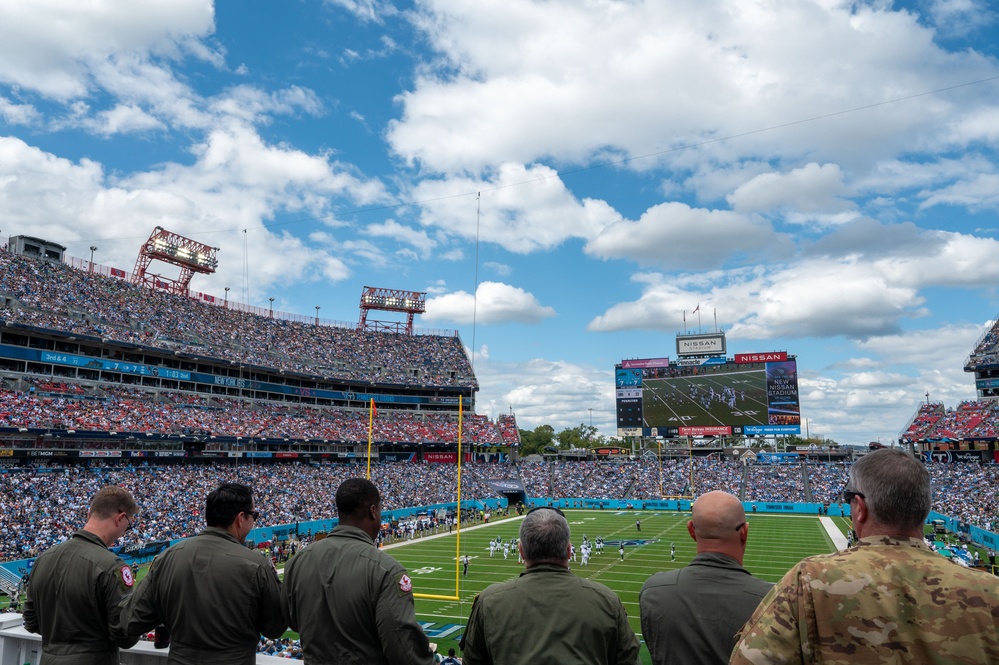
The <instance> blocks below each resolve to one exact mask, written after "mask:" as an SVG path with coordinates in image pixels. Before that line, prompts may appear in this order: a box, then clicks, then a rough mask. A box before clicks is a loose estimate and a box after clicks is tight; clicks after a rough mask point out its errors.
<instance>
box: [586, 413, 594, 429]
mask: <svg viewBox="0 0 999 665" xmlns="http://www.w3.org/2000/svg"><path fill="white" fill-rule="evenodd" d="M587 411H589V412H590V429H593V409H592V408H591V409H587Z"/></svg>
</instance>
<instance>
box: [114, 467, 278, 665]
mask: <svg viewBox="0 0 999 665" xmlns="http://www.w3.org/2000/svg"><path fill="white" fill-rule="evenodd" d="M258 517H259V513H258V512H257V511H256V510H254V508H253V492H252V491H251V490H250V488H249V487H247V486H246V485H239V484H236V483H225V484H223V485H220V486H219V487H218V488H217V489H216V490H214V491H213V492H212V493H210V494H209V495H208V500H207V501H206V503H205V521H206V522H207V524H208V528H207V529H205V530H203V531H202V532H201V533H199V534H198V535H197V536H195V537H193V538H188V539H187V540H182V541H181V542H179V543H177V544H176V545H174V546H173V547H171V548H169V549H168V550H166V551H165V552H163V553H162V554H160V555H159V556H158V557H156V559H155V560H154V561H153V565H152V566H151V567H150V568H149V573H148V574H147V575H146V576H145V577H144V578H142V581H141V582H139V584H138V585H137V586H136V588H135V592H134V593H133V594H132V595H131V597H129V599H128V601H126V602H125V604H124V605H123V608H122V616H121V621H122V626H123V629H124V630H125V632H126V633H127V634H129V635H141V634H143V633H145V632H147V631H149V630H151V629H153V628H155V627H157V626H159V625H161V624H162V625H165V626H166V628H167V630H168V631H169V633H170V657H169V660H168V661H167V662H168V663H171V664H172V663H191V662H198V663H209V662H210V663H216V664H218V665H237V664H238V665H252V663H254V662H255V660H256V651H257V642H258V641H259V639H260V636H261V635H265V636H267V637H271V638H277V637H281V635H283V634H284V631H285V628H286V626H287V625H288V623H287V621H286V619H285V615H284V611H283V609H282V605H281V583H280V582H279V581H278V577H277V572H276V571H275V570H274V565H273V564H272V563H271V561H270V560H269V559H267V558H265V557H264V555H263V554H261V553H260V552H256V551H254V550H250V549H247V548H246V547H245V546H244V545H243V540H244V539H245V538H246V535H247V534H248V533H249V532H250V531H251V530H252V529H253V527H254V525H255V524H256V522H257V518H258Z"/></svg>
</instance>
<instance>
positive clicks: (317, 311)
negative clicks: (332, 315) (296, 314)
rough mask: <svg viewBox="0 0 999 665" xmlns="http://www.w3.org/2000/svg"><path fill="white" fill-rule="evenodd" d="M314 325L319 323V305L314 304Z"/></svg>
mask: <svg viewBox="0 0 999 665" xmlns="http://www.w3.org/2000/svg"><path fill="white" fill-rule="evenodd" d="M316 325H317V326H318V325H319V305H316Z"/></svg>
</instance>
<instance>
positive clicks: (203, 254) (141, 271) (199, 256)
mask: <svg viewBox="0 0 999 665" xmlns="http://www.w3.org/2000/svg"><path fill="white" fill-rule="evenodd" d="M218 251H219V248H218V247H209V246H208V245H205V244H204V243H200V242H198V241H197V240H191V239H190V238H185V237H184V236H182V235H178V234H176V233H173V232H172V231H167V230H166V229H164V228H163V227H162V226H157V227H156V228H155V229H153V232H152V233H151V234H150V236H149V240H147V241H146V242H145V243H144V244H143V245H142V247H141V248H140V249H139V257H138V258H137V259H136V260H135V269H134V270H133V271H132V283H133V284H145V285H147V286H149V287H151V288H153V289H160V290H163V291H166V292H168V293H175V294H177V295H182V296H186V295H190V288H191V278H192V277H194V274H195V273H200V274H203V275H211V274H214V272H215V268H216V267H218V264H219V261H218V258H217V256H216V253H217V252H218ZM153 261H162V262H163V263H169V264H170V265H174V266H178V267H179V268H180V275H179V276H178V277H177V279H170V278H169V277H163V276H161V275H153V274H147V272H146V269H147V268H149V264H150V263H152V262H153Z"/></svg>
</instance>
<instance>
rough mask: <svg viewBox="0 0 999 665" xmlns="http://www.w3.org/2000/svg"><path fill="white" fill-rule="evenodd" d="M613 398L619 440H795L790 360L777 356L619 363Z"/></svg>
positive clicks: (797, 422) (796, 409)
mask: <svg viewBox="0 0 999 665" xmlns="http://www.w3.org/2000/svg"><path fill="white" fill-rule="evenodd" d="M678 348H679V347H678ZM615 391H616V402H617V433H618V436H663V437H670V438H672V437H679V436H729V435H741V436H766V435H791V434H801V410H800V404H799V401H798V370H797V360H796V358H795V357H794V356H789V355H788V354H787V353H786V352H783V351H780V352H776V351H775V352H770V353H744V354H736V355H735V357H734V358H727V357H725V356H720V355H713V356H703V355H702V356H696V357H690V356H681V357H679V358H678V359H677V360H670V359H669V358H647V359H638V360H623V361H621V364H620V365H618V366H616V367H615Z"/></svg>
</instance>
